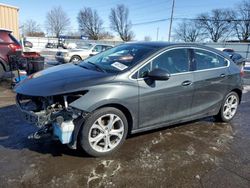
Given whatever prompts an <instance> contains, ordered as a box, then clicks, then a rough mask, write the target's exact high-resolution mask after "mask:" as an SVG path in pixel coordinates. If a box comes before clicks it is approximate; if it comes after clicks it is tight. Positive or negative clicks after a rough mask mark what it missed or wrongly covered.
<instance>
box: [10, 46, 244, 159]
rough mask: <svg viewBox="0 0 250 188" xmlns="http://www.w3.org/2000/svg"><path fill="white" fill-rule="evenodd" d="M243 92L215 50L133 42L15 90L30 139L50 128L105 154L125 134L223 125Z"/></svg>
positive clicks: (237, 71)
mask: <svg viewBox="0 0 250 188" xmlns="http://www.w3.org/2000/svg"><path fill="white" fill-rule="evenodd" d="M242 89H243V87H242V78H241V75H240V69H239V68H238V66H237V65H235V63H233V61H232V60H231V59H230V58H229V57H228V56H226V55H225V54H224V53H222V52H220V51H218V50H215V49H213V48H209V47H205V46H201V45H195V44H174V43H171V44H170V43H164V42H135V43H125V44H122V45H119V46H116V47H114V48H111V49H109V50H106V51H104V52H102V53H99V54H97V55H95V56H92V57H89V58H87V59H86V60H85V61H82V62H81V63H79V64H65V65H59V66H56V67H52V68H49V69H47V70H44V71H41V72H38V73H37V74H33V75H32V76H30V77H29V78H28V79H26V80H24V81H23V82H22V83H20V84H19V85H18V86H17V87H16V88H15V91H16V93H17V106H18V107H19V109H20V110H21V111H22V113H23V114H24V117H25V119H26V120H27V121H28V122H30V123H33V124H36V125H37V126H38V127H40V128H41V130H40V131H38V132H37V133H35V137H41V135H42V134H46V135H47V134H48V133H50V134H51V135H53V136H54V137H58V139H59V140H60V141H61V143H63V144H68V146H69V147H71V148H73V149H76V147H77V146H81V147H82V148H83V149H84V151H85V152H87V153H88V154H90V155H93V156H103V155H107V154H110V153H111V152H113V151H115V150H117V149H118V148H119V146H121V144H122V143H123V142H124V140H125V139H126V137H127V136H128V134H133V133H138V132H143V131H147V130H152V129H157V128H160V127H165V126H169V125H173V124H177V123H182V122H187V121H191V120H194V119H199V118H203V117H207V116H214V117H215V118H216V119H217V120H219V121H223V122H228V121H230V120H232V119H233V118H234V116H235V114H236V111H237V108H238V105H239V104H240V101H241V96H242ZM78 141H79V143H77V142H78Z"/></svg>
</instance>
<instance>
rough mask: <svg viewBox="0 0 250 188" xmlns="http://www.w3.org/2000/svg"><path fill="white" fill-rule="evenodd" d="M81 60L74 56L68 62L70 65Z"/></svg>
mask: <svg viewBox="0 0 250 188" xmlns="http://www.w3.org/2000/svg"><path fill="white" fill-rule="evenodd" d="M81 60H82V59H81V57H80V56H78V55H74V56H72V58H71V59H70V62H71V63H78V62H79V61H81Z"/></svg>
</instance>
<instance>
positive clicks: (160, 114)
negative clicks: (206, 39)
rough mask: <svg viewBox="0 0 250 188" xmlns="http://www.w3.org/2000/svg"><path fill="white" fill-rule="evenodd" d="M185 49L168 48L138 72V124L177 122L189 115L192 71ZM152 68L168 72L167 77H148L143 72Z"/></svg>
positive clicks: (191, 96)
mask: <svg viewBox="0 0 250 188" xmlns="http://www.w3.org/2000/svg"><path fill="white" fill-rule="evenodd" d="M189 62H190V61H189V53H188V49H186V48H178V49H172V50H168V51H166V52H164V53H162V54H161V55H159V56H157V57H156V58H154V59H153V60H152V61H151V62H149V63H148V64H146V65H145V66H143V67H142V68H141V69H140V70H139V72H138V77H139V79H138V84H139V115H140V116H139V126H140V127H146V126H151V125H154V124H159V123H165V122H166V123H168V122H172V121H175V122H176V121H178V120H181V119H182V118H185V117H187V116H189V114H190V108H191V104H192V98H193V92H194V89H193V74H192V72H190V66H189V65H190V63H189ZM155 68H160V69H165V70H167V71H168V72H169V73H170V78H169V79H168V80H164V81H160V80H150V79H148V78H147V77H146V75H147V72H148V71H151V70H153V69H155Z"/></svg>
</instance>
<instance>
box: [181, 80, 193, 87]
mask: <svg viewBox="0 0 250 188" xmlns="http://www.w3.org/2000/svg"><path fill="white" fill-rule="evenodd" d="M191 84H192V82H191V81H190V80H186V81H184V82H182V84H181V85H182V86H189V85H191Z"/></svg>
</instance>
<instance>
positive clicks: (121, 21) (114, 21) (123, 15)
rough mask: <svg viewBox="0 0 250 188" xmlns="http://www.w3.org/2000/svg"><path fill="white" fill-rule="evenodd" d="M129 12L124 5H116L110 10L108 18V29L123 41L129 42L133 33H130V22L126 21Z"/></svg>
mask: <svg viewBox="0 0 250 188" xmlns="http://www.w3.org/2000/svg"><path fill="white" fill-rule="evenodd" d="M128 16H129V10H128V8H127V7H125V5H122V4H121V5H117V6H116V7H115V8H111V13H110V16H109V19H110V27H111V29H112V30H113V31H115V32H116V33H118V35H119V36H120V38H121V39H122V40H123V41H130V40H132V39H133V38H134V33H133V32H132V31H131V27H132V24H131V21H129V20H128Z"/></svg>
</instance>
